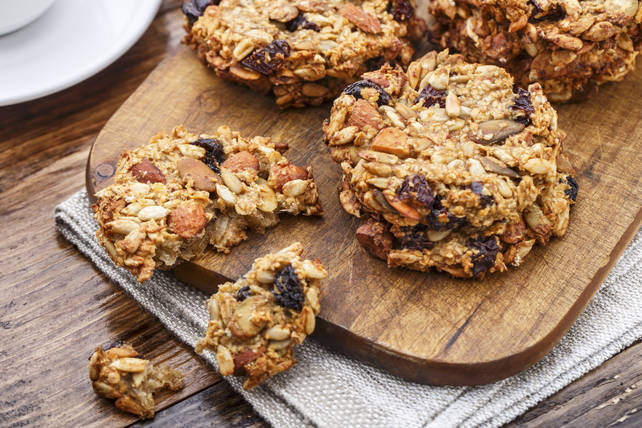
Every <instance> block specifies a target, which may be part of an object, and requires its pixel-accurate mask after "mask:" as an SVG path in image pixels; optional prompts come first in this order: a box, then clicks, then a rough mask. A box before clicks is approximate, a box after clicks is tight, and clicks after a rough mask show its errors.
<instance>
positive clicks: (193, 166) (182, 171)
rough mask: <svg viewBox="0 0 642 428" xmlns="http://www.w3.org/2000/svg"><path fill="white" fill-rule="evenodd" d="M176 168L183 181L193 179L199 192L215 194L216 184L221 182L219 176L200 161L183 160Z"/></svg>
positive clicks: (180, 160)
mask: <svg viewBox="0 0 642 428" xmlns="http://www.w3.org/2000/svg"><path fill="white" fill-rule="evenodd" d="M176 167H177V169H178V175H180V176H181V178H182V179H183V180H188V179H191V180H192V181H193V182H194V187H195V188H196V189H198V190H204V191H206V192H213V191H214V190H216V183H217V182H219V181H220V179H219V176H218V175H217V174H216V173H215V172H214V171H212V170H211V169H210V168H209V167H208V166H207V165H205V164H204V163H203V162H201V161H200V160H198V159H194V158H181V159H179V161H178V163H177V164H176Z"/></svg>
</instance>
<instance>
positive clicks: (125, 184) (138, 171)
mask: <svg viewBox="0 0 642 428" xmlns="http://www.w3.org/2000/svg"><path fill="white" fill-rule="evenodd" d="M284 147H287V145H283V144H275V143H273V142H272V141H271V140H270V139H269V138H265V137H254V138H252V139H250V140H248V139H245V138H243V137H241V136H240V135H239V133H238V132H233V131H232V130H230V129H229V128H228V127H225V126H222V127H220V128H219V129H218V130H217V132H216V133H215V134H214V135H195V134H190V133H188V132H187V131H186V130H185V128H183V127H180V126H179V127H176V128H174V130H173V131H172V133H171V134H170V135H162V134H161V135H158V136H156V137H154V138H153V139H152V141H151V142H150V143H149V144H147V145H145V146H142V147H139V148H136V149H133V150H130V151H127V152H125V153H123V154H122V156H121V159H120V161H119V163H118V168H117V171H116V175H115V179H114V183H113V184H112V185H110V186H108V187H106V188H105V189H103V190H101V191H99V192H98V193H97V194H96V197H97V201H96V203H95V204H94V205H93V206H92V208H93V209H94V212H95V217H96V220H97V221H98V224H99V226H100V227H99V230H98V232H97V234H96V236H97V238H98V241H99V242H100V244H101V245H103V246H104V247H105V249H106V250H107V253H108V254H109V256H110V257H111V258H112V260H113V261H114V262H115V263H116V264H117V265H119V266H122V267H125V268H126V269H128V270H129V271H130V272H131V273H133V274H134V275H136V277H137V278H138V280H139V281H141V282H143V281H145V280H147V279H149V278H150V277H151V275H152V273H153V271H154V269H155V268H157V267H158V268H170V267H172V266H174V265H175V264H176V263H178V262H179V261H180V260H181V259H186V260H189V259H190V258H192V257H195V256H197V255H199V254H201V253H202V252H203V251H204V249H205V248H206V247H207V246H208V245H211V246H213V247H214V248H215V249H216V250H217V251H222V252H229V250H230V248H231V247H233V246H234V245H237V244H239V243H240V242H241V241H243V240H244V239H245V238H246V234H245V231H246V230H247V229H253V230H256V231H258V232H263V231H265V229H267V228H269V227H272V226H274V225H275V224H277V223H278V221H279V214H280V213H289V214H293V215H297V214H303V215H320V214H321V211H322V210H321V204H320V202H319V195H318V191H317V187H316V184H315V183H314V179H313V177H312V170H311V169H310V167H308V168H303V167H299V166H296V165H293V164H291V163H290V162H289V161H288V160H287V159H286V158H285V157H284V156H283V155H282V153H281V152H282V151H283V148H284Z"/></svg>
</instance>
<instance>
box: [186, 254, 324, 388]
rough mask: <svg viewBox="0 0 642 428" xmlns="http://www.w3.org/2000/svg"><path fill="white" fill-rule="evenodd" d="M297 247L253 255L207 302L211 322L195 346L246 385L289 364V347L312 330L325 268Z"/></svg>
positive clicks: (262, 379)
mask: <svg viewBox="0 0 642 428" xmlns="http://www.w3.org/2000/svg"><path fill="white" fill-rule="evenodd" d="M302 252H303V246H302V245H301V244H300V243H298V242H297V243H294V244H292V245H290V246H289V247H287V248H284V249H283V250H281V251H279V252H277V253H274V254H268V255H266V256H263V257H260V258H258V259H256V260H255V261H254V264H253V265H252V268H251V269H250V271H249V272H248V273H246V274H245V276H243V277H242V278H240V279H239V280H238V281H236V282H226V283H225V284H221V285H220V286H219V289H218V292H217V293H216V294H214V295H213V296H212V297H211V298H210V299H209V300H208V301H207V309H208V311H209V314H210V321H209V325H208V327H207V333H206V335H205V337H204V338H203V339H202V340H201V341H200V342H199V343H198V345H197V346H196V351H197V352H202V351H203V350H210V351H213V352H215V353H216V359H217V361H218V367H219V371H220V372H221V374H222V375H223V376H230V375H237V376H244V377H245V380H244V381H243V387H244V388H245V389H251V388H254V387H255V386H257V385H259V384H260V383H262V382H263V381H265V380H266V379H267V378H268V377H270V376H274V375H275V374H277V373H280V372H282V371H285V370H288V369H289V368H290V367H292V366H293V365H294V363H295V362H296V359H295V358H294V355H293V350H294V346H295V345H298V344H300V343H301V342H303V340H304V339H305V338H306V336H307V335H309V334H311V333H312V332H313V331H314V327H315V325H316V321H315V316H316V315H317V314H318V313H319V309H320V307H319V292H320V283H321V280H322V279H324V278H325V277H326V276H327V273H326V271H325V268H324V267H323V265H321V263H320V262H319V261H318V260H313V261H311V260H301V257H300V256H301V253H302Z"/></svg>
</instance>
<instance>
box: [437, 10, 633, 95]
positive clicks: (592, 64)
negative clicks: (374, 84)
mask: <svg viewBox="0 0 642 428" xmlns="http://www.w3.org/2000/svg"><path fill="white" fill-rule="evenodd" d="M429 11H430V13H432V14H433V15H434V16H435V18H436V25H435V26H434V28H431V31H430V34H431V38H432V40H433V42H434V43H436V44H438V45H441V47H442V48H448V47H450V48H454V49H456V50H457V51H458V52H460V53H462V54H463V55H464V56H465V57H466V58H467V59H468V60H469V61H472V62H481V63H484V64H495V65H499V66H502V67H505V68H506V69H507V70H508V71H509V72H510V73H512V74H513V75H514V76H515V77H516V79H517V81H518V82H519V83H520V84H521V85H522V86H523V87H526V86H527V85H529V84H530V83H534V82H539V83H540V84H541V85H542V87H543V88H544V93H545V94H546V96H547V97H548V99H549V100H551V101H553V102H564V101H569V100H579V99H583V98H586V97H587V96H589V95H591V94H593V93H595V92H596V91H597V86H598V85H601V84H603V83H606V82H611V81H618V80H622V79H623V78H624V76H625V75H626V74H627V73H629V72H630V71H632V70H633V69H634V67H635V58H636V56H637V55H638V53H639V51H640V47H641V46H642V26H641V25H640V23H641V22H642V8H640V6H639V1H638V0H622V1H610V0H609V1H604V0H582V1H576V0H575V1H569V0H508V1H506V0H483V1H481V0H454V1H452V0H435V1H431V2H430V3H429Z"/></svg>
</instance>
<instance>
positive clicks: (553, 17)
mask: <svg viewBox="0 0 642 428" xmlns="http://www.w3.org/2000/svg"><path fill="white" fill-rule="evenodd" d="M530 2H531V4H532V5H533V6H534V7H535V10H534V12H533V14H532V15H531V17H530V18H529V19H528V21H529V22H531V23H534V22H541V21H557V20H560V19H563V18H564V17H565V16H566V12H565V11H564V9H563V8H562V7H561V6H560V5H559V4H558V5H555V6H554V7H552V8H551V9H550V10H549V11H545V10H544V9H542V7H541V6H540V5H539V3H537V0H530Z"/></svg>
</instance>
